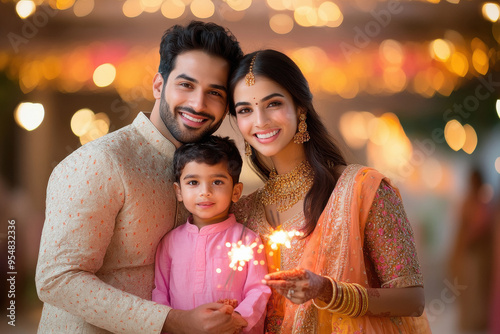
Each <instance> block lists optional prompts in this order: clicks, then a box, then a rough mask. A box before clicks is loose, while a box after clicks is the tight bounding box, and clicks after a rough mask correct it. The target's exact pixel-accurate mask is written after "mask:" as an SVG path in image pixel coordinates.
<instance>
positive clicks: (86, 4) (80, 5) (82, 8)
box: [73, 0, 94, 17]
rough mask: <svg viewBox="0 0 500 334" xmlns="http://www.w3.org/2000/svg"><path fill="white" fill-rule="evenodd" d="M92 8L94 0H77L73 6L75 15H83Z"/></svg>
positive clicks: (87, 13) (90, 11)
mask: <svg viewBox="0 0 500 334" xmlns="http://www.w3.org/2000/svg"><path fill="white" fill-rule="evenodd" d="M93 10H94V0H78V1H77V2H76V3H75V5H74V6H73V12H74V13H75V16H78V17H84V16H87V15H89V14H90V13H92V11H93Z"/></svg>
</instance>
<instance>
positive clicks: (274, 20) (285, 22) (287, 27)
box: [269, 14, 293, 35]
mask: <svg viewBox="0 0 500 334" xmlns="http://www.w3.org/2000/svg"><path fill="white" fill-rule="evenodd" d="M269 26H270V27H271V29H272V30H273V31H274V32H275V33H277V34H281V35H284V34H288V33H289V32H290V31H292V29H293V19H292V18H291V17H290V16H288V15H286V14H276V15H273V16H272V17H271V19H270V20H269Z"/></svg>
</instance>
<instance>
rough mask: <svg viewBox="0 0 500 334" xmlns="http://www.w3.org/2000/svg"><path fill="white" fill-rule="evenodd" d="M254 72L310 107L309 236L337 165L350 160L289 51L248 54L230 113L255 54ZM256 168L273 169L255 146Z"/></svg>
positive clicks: (237, 73) (235, 78)
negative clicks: (333, 136)
mask: <svg viewBox="0 0 500 334" xmlns="http://www.w3.org/2000/svg"><path fill="white" fill-rule="evenodd" d="M256 54H257V56H256V58H255V62H254V65H253V71H252V72H253V73H254V75H255V77H256V80H258V77H259V76H261V77H266V78H268V79H269V80H272V81H274V82H276V83H277V84H278V85H280V86H281V87H283V88H285V89H286V90H287V91H288V93H289V94H290V95H291V96H292V98H293V101H294V103H295V107H296V108H303V109H304V110H306V113H307V114H306V115H307V119H306V123H307V131H309V134H310V136H311V139H310V140H309V141H308V142H306V143H304V150H305V154H306V159H307V161H308V162H309V164H310V165H311V166H312V168H313V170H314V181H313V185H312V187H311V189H310V190H309V192H308V193H307V195H306V197H305V198H304V216H305V219H306V224H305V226H304V229H303V232H304V235H305V236H307V235H309V234H311V233H312V231H314V228H315V227H316V224H317V222H318V220H319V217H320V216H321V213H322V212H323V210H324V208H325V206H326V204H327V202H328V199H329V198H330V195H331V193H332V191H333V188H334V187H335V185H336V184H337V180H338V178H339V177H340V175H339V173H338V172H336V171H335V169H334V168H333V166H338V165H343V166H345V165H346V161H345V159H344V157H343V155H342V153H341V151H340V149H339V148H338V147H337V145H336V144H335V143H334V140H333V139H332V137H331V136H330V134H329V133H328V131H327V129H326V127H325V126H324V125H323V123H322V122H321V119H320V117H319V115H318V113H317V112H316V110H315V109H314V107H313V104H312V93H311V90H310V89H309V84H308V82H307V80H306V78H305V77H304V75H303V74H302V72H301V71H300V69H299V67H298V66H297V65H296V64H295V63H294V62H293V61H292V60H291V59H290V58H289V57H288V56H286V55H285V54H283V53H281V52H278V51H275V50H262V51H256V52H253V53H250V54H248V55H246V56H245V57H244V58H243V59H242V60H241V62H240V64H239V65H238V67H237V68H236V71H235V72H234V73H233V76H232V78H231V80H230V84H229V93H230V94H229V96H230V104H229V106H230V110H229V112H230V114H231V115H233V116H236V111H235V109H234V100H232V98H233V94H234V88H235V86H236V84H237V83H238V82H239V81H240V80H244V78H245V75H246V74H247V73H248V71H249V67H250V62H251V60H252V58H253V57H254V56H255V55H256ZM250 162H251V166H252V168H253V169H254V170H255V171H256V172H257V173H258V174H259V176H260V177H261V178H262V179H263V180H264V181H265V180H267V179H268V178H269V173H270V170H269V168H268V167H267V166H266V164H265V163H264V161H262V159H261V158H260V157H259V154H256V152H255V150H254V149H253V148H252V155H251V157H250Z"/></svg>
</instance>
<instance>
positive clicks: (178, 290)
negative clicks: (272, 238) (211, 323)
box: [153, 214, 271, 334]
mask: <svg viewBox="0 0 500 334" xmlns="http://www.w3.org/2000/svg"><path fill="white" fill-rule="evenodd" d="M243 229H245V230H244V234H243V237H242V230H243ZM239 240H242V241H243V244H245V245H252V244H253V243H256V246H255V247H254V248H253V250H254V259H253V260H251V261H249V262H248V263H246V264H245V265H244V266H243V270H241V271H238V270H236V271H235V270H233V269H231V268H230V267H229V265H230V262H231V260H230V258H229V256H228V252H229V251H230V248H229V247H227V246H226V243H227V242H229V243H231V244H232V243H235V244H236V243H238V241H239ZM261 244H262V242H261V240H260V238H259V236H258V235H257V234H256V233H254V232H253V231H251V230H249V229H248V228H244V227H243V225H241V224H238V223H237V222H236V220H235V218H234V215H232V214H231V215H230V216H229V218H228V219H227V220H225V221H223V222H220V223H217V224H212V225H208V226H204V227H203V228H201V230H199V229H198V227H197V226H196V225H193V224H191V223H190V220H188V222H187V223H186V224H184V225H181V226H179V227H178V228H176V229H175V230H173V231H171V232H170V233H168V234H167V235H166V236H165V238H163V240H162V241H161V242H160V245H159V246H158V251H157V253H156V271H155V284H156V288H155V289H154V290H153V300H154V301H156V302H158V303H162V304H165V305H170V306H172V307H173V308H175V309H180V310H190V309H193V308H195V307H197V306H200V305H202V304H206V303H214V302H217V301H218V300H219V299H225V298H228V299H236V300H237V301H238V306H237V307H236V309H235V310H236V311H237V312H238V313H240V314H241V316H242V317H243V318H244V319H245V320H246V321H247V322H248V326H247V327H246V328H245V329H244V332H245V333H255V334H257V333H260V334H262V333H264V318H265V314H266V304H267V301H268V299H269V296H270V295H271V290H270V288H269V287H267V286H266V285H264V284H262V283H261V281H262V279H263V278H264V276H265V275H266V274H267V265H266V264H265V254H264V251H263V250H262V249H261V248H259V245H261ZM254 261H256V262H254Z"/></svg>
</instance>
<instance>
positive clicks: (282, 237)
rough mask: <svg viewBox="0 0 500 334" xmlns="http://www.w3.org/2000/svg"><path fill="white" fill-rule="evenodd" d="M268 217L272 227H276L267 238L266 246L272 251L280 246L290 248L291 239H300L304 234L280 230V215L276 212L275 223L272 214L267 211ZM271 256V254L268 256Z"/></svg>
mask: <svg viewBox="0 0 500 334" xmlns="http://www.w3.org/2000/svg"><path fill="white" fill-rule="evenodd" d="M269 215H270V218H271V222H272V224H273V225H274V226H278V228H277V229H276V230H274V232H273V233H271V234H270V235H269V237H268V242H267V243H268V244H269V246H270V247H271V249H273V250H278V249H279V246H280V245H284V246H285V247H286V248H290V247H292V239H293V238H294V237H300V236H303V235H304V233H303V232H301V231H297V230H290V231H283V230H282V229H281V223H280V215H279V213H277V212H276V217H277V222H278V224H276V221H275V220H274V214H273V212H272V211H269ZM270 255H272V254H270Z"/></svg>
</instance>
